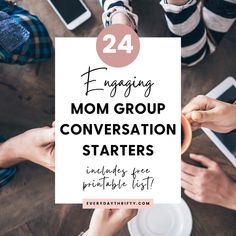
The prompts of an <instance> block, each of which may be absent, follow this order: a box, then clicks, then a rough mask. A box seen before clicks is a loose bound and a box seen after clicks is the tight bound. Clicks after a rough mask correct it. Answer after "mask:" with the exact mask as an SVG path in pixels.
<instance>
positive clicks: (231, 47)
mask: <svg viewBox="0 0 236 236" xmlns="http://www.w3.org/2000/svg"><path fill="white" fill-rule="evenodd" d="M20 2H22V3H23V4H24V5H25V6H27V8H28V9H30V10H31V11H32V12H34V13H35V14H37V15H39V16H40V18H41V20H42V21H43V22H44V23H45V24H46V26H47V28H48V29H49V32H50V35H51V36H52V37H53V38H54V37H55V36H66V37H74V36H85V37H86V36H97V34H98V33H99V32H100V30H101V29H102V28H103V26H102V23H101V13H102V11H101V9H100V6H99V4H98V2H97V1H95V0H94V1H90V0H87V1H86V2H87V4H88V6H89V8H90V10H91V11H92V13H93V17H92V18H91V19H90V20H89V21H88V22H86V23H85V24H83V25H82V26H81V27H79V28H78V29H77V30H75V31H73V32H69V31H68V30H66V29H65V27H64V26H63V24H62V23H61V22H60V20H59V19H58V17H57V16H56V14H55V13H54V12H53V10H52V9H51V8H50V7H49V5H48V3H47V1H46V0H45V1H33V0H21V1H20ZM134 9H135V12H136V13H138V14H139V17H140V18H139V22H140V27H139V34H140V35H141V36H150V37H152V36H160V37H161V36H166V35H167V28H166V24H165V19H164V15H163V12H162V9H161V8H160V6H159V5H158V3H157V1H155V0H138V1H134ZM235 42H236V27H235V25H234V27H233V29H232V30H231V31H230V33H229V34H228V35H227V37H226V38H225V39H224V40H223V42H222V44H221V45H220V47H219V48H218V50H217V52H216V53H215V54H214V56H211V57H209V58H207V59H206V60H205V61H204V62H203V63H201V64H199V65H198V66H196V67H194V68H185V69H183V70H182V104H183V105H185V104H186V103H187V102H188V101H189V100H190V99H191V98H192V97H193V96H196V95H198V94H206V93H207V92H208V91H209V90H211V89H212V88H213V87H214V86H216V85H217V84H218V83H219V82H220V81H222V80H223V79H224V78H226V77H227V76H229V75H232V76H234V77H235V78H236V67H235V65H236V58H235V55H236V43H235ZM78 57H79V55H78ZM167 63H168V62H167ZM0 71H1V73H0V82H1V81H4V82H7V83H8V84H10V85H13V86H15V87H17V89H18V90H17V91H16V92H13V91H11V90H9V89H8V88H7V87H6V86H1V85H0V92H1V93H0V98H1V99H0V109H1V116H0V124H1V125H0V131H1V133H4V134H6V136H12V135H15V134H16V133H19V132H22V131H24V130H26V129H29V128H31V127H37V126H40V125H44V124H47V123H49V122H51V121H52V120H53V119H54V59H52V60H50V61H49V62H47V63H43V64H39V65H29V66H25V67H20V66H14V67H12V66H8V65H0ZM22 94H23V95H24V96H23V97H22V96H20V95H22ZM26 95H27V96H26ZM19 96H20V97H19ZM28 96H31V100H27V99H26V98H27V97H28ZM9 107H11V108H14V109H9ZM16 114H17V116H16ZM188 151H189V152H194V153H199V154H204V155H207V156H209V157H210V158H212V159H213V160H216V161H217V162H219V163H220V165H221V166H222V168H223V169H224V170H225V171H226V172H227V173H228V174H229V175H230V176H232V178H234V179H235V180H236V171H235V169H234V168H233V167H232V165H231V164H230V163H229V162H228V161H227V160H226V159H225V158H224V156H223V155H222V154H221V152H220V151H219V150H218V149H217V148H216V147H215V146H214V144H213V143H212V142H211V141H210V140H209V139H208V138H207V137H206V135H205V134H203V133H202V132H201V131H198V132H196V133H195V134H194V138H193V142H192V145H191V147H190V149H189V150H188ZM187 155H188V153H187V154H186V155H185V158H188V157H187ZM183 198H184V199H185V200H186V202H187V203H188V205H189V207H190V209H191V211H192V215H193V231H192V235H193V236H195V235H196V236H234V235H236V212H234V211H230V210H227V209H224V208H221V207H217V206H211V205H206V204H200V203H197V202H195V201H193V200H191V199H189V198H187V197H186V196H184V195H183ZM0 203H1V211H0V235H4V236H32V235H33V236H57V235H59V236H60V235H61V236H68V235H70V236H76V235H77V234H78V233H79V232H80V231H82V230H84V229H86V228H87V227H88V225H89V221H90V217H91V214H92V211H91V210H83V209H81V206H80V205H54V175H53V174H52V173H50V172H49V171H47V170H45V169H43V168H41V167H38V166H36V165H34V164H31V163H23V164H21V165H20V166H19V172H18V174H17V176H16V178H15V179H14V180H13V181H12V182H11V183H10V184H9V185H8V186H6V187H5V188H4V189H2V190H1V191H0ZM119 235H120V236H128V235H129V233H128V231H127V227H125V228H124V229H123V230H122V231H121V232H120V233H119ZM144 236H148V235H144ZM173 236H174V235H173Z"/></svg>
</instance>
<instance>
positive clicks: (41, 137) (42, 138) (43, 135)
mask: <svg viewBox="0 0 236 236" xmlns="http://www.w3.org/2000/svg"><path fill="white" fill-rule="evenodd" d="M36 135H37V136H36V138H37V141H38V144H39V145H47V144H50V143H54V142H55V129H54V128H47V129H46V128H42V129H38V133H37V134H36Z"/></svg>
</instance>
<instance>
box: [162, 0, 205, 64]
mask: <svg viewBox="0 0 236 236" xmlns="http://www.w3.org/2000/svg"><path fill="white" fill-rule="evenodd" d="M160 4H161V5H162V7H163V9H164V11H165V18H166V21H167V25H168V28H169V31H170V35H171V36H172V37H181V60H182V64H184V65H188V66H193V65H195V64H197V63H198V62H200V61H201V60H202V59H203V58H204V57H205V56H206V55H207V54H208V52H209V42H208V37H207V32H206V28H205V26H204V22H203V21H202V19H201V15H200V12H199V10H198V8H197V1H196V0H189V1H188V2H187V3H186V4H185V5H182V6H177V5H172V4H168V3H166V1H165V0H162V1H161V3H160Z"/></svg>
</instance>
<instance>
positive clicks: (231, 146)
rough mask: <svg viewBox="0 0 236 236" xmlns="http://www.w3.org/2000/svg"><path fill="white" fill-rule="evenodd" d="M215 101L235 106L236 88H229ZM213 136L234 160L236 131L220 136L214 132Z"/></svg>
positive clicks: (235, 154) (235, 155)
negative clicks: (214, 135)
mask: <svg viewBox="0 0 236 236" xmlns="http://www.w3.org/2000/svg"><path fill="white" fill-rule="evenodd" d="M217 99H218V100H220V101H223V102H228V103H231V104H235V106H236V87H235V86H231V87H230V88H229V89H228V90H226V91H225V92H224V93H223V94H222V95H221V96H220V97H218V98H217ZM235 119H236V117H235ZM215 134H216V136H217V137H218V138H219V139H220V141H221V142H222V143H223V144H224V145H225V146H226V147H227V149H228V150H229V151H230V152H231V153H232V154H233V155H234V157H235V158H236V130H233V131H232V132H230V133H227V134H221V133H216V132H215Z"/></svg>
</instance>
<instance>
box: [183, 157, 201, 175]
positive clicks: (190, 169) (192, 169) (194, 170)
mask: <svg viewBox="0 0 236 236" xmlns="http://www.w3.org/2000/svg"><path fill="white" fill-rule="evenodd" d="M181 170H182V172H184V173H186V174H189V175H191V176H196V175H198V174H199V171H201V168H199V167H196V166H193V165H190V164H188V163H186V162H184V161H181Z"/></svg>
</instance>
